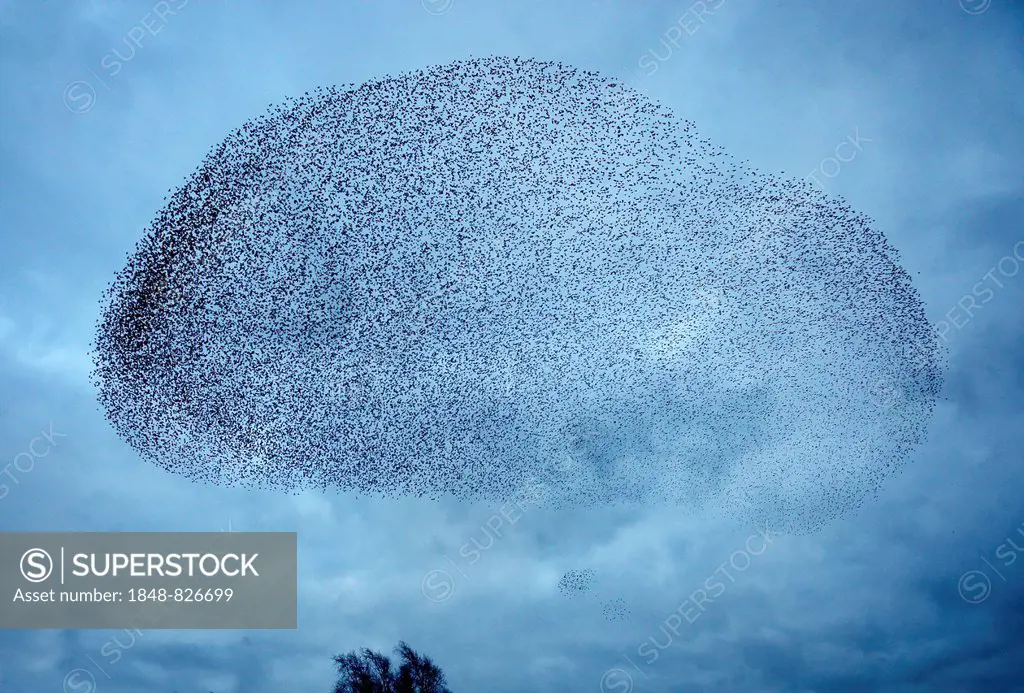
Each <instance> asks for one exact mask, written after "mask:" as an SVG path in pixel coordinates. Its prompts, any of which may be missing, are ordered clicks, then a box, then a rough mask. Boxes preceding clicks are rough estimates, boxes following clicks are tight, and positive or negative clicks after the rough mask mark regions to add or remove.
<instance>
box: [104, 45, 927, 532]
mask: <svg viewBox="0 0 1024 693" xmlns="http://www.w3.org/2000/svg"><path fill="white" fill-rule="evenodd" d="M95 353H96V371H95V376H96V380H97V384H98V387H99V392H100V395H99V397H100V403H101V406H102V407H103V409H104V411H105V413H106V415H107V417H108V418H109V420H110V421H111V422H112V424H113V425H114V427H115V428H116V429H117V431H118V432H119V433H120V435H122V436H123V438H124V439H126V440H127V441H128V442H129V443H130V444H131V445H132V446H133V447H134V448H136V449H137V450H138V451H139V452H140V453H141V454H142V455H143V456H145V457H146V458H148V459H150V460H152V461H153V462H155V463H156V464H159V465H160V466H162V467H163V468H166V469H168V470H171V471H174V472H177V473H180V474H185V475H188V476H190V477H192V478H194V479H195V480H197V481H201V482H206V483H220V484H240V483H241V484H254V485H259V486H271V487H280V488H286V489H296V488H300V487H319V488H324V489H327V488H338V489H343V490H348V491H352V492H356V493H362V494H376V495H378V496H390V495H396V494H411V495H417V496H422V497H429V498H438V497H441V496H444V495H451V496H456V497H461V498H475V499H498V498H502V497H504V496H506V495H507V494H508V493H509V491H510V490H511V489H516V488H521V487H522V486H523V485H524V483H526V482H527V481H528V480H530V479H535V478H538V477H540V478H543V479H545V484H546V485H547V489H546V499H547V501H548V502H549V503H552V504H555V505H561V506H566V505H587V506H593V505H597V504H610V503H672V504H676V505H678V506H685V507H691V508H719V509H725V510H726V511H729V510H733V511H735V512H737V513H740V514H743V515H749V516H751V517H753V516H756V517H758V518H760V519H761V520H763V521H765V522H771V523H773V524H774V525H775V526H776V527H777V529H779V530H784V529H786V528H789V529H791V530H793V531H796V530H798V529H802V528H805V529H813V528H815V527H817V526H820V525H821V524H822V523H824V522H826V521H829V520H831V519H833V518H835V517H836V516H838V515H841V514H843V513H845V512H846V511H847V510H849V509H851V508H853V507H856V506H857V505H858V504H860V503H861V502H862V501H863V500H864V499H865V498H866V497H868V496H869V495H871V494H872V493H873V492H874V491H875V490H877V488H878V486H879V484H880V483H881V482H882V481H883V480H884V479H885V478H886V477H887V476H889V475H890V474H892V473H893V472H894V471H896V470H898V469H899V468H900V467H901V465H902V464H903V463H904V462H905V461H906V460H907V458H908V456H909V455H910V454H911V452H912V451H913V450H914V448H915V446H916V445H918V444H919V443H920V442H921V440H922V437H923V435H924V434H925V432H926V428H927V425H928V421H929V419H930V415H931V412H932V409H933V407H934V404H935V400H936V397H937V394H938V392H939V388H940V385H941V374H940V369H939V367H938V365H937V349H936V346H935V344H934V339H933V336H932V331H931V329H930V327H929V325H928V322H927V320H926V318H925V314H924V309H923V305H922V303H921V301H920V298H919V296H918V294H917V292H916V290H915V289H914V287H913V286H912V283H911V280H910V277H909V276H908V274H907V273H906V272H905V271H904V270H903V269H902V268H901V266H900V264H899V258H898V257H897V254H896V252H895V251H894V250H893V248H892V247H890V246H889V244H888V243H887V242H886V240H885V238H884V236H883V235H882V234H881V233H880V232H879V231H877V230H876V229H874V228H873V227H872V224H871V222H870V220H869V219H867V218H865V217H864V216H863V215H861V214H859V213H857V212H855V211H854V210H852V209H850V208H849V207H848V206H847V205H846V204H845V203H843V202H842V201H838V200H835V199H831V198H829V197H827V196H826V195H824V194H823V193H821V192H818V191H816V190H814V189H813V188H812V187H811V186H810V185H809V184H807V183H804V182H799V181H795V180H789V179H787V178H784V177H780V176H773V175H764V174H761V173H758V172H757V171H754V170H753V169H751V168H750V167H749V166H747V165H745V164H744V163H742V162H740V161H737V160H735V159H733V158H732V157H730V156H729V155H728V154H726V152H725V151H724V150H723V149H722V148H720V147H716V146H713V145H711V144H710V143H709V142H707V141H706V140H704V139H702V138H700V137H699V136H698V134H697V132H696V130H695V128H694V125H693V124H692V123H690V122H685V121H684V122H681V121H678V120H677V119H676V118H675V117H674V115H673V114H672V113H671V112H670V111H668V110H667V109H666V108H664V107H661V106H659V105H656V104H655V103H653V102H651V101H650V100H648V99H647V98H646V97H644V96H643V95H641V94H639V93H637V92H636V91H634V90H631V89H630V88H628V87H626V86H625V85H624V84H622V83H621V82H619V81H617V80H614V79H610V78H608V77H604V76H601V75H600V74H597V73H594V72H588V71H583V70H578V69H574V68H572V67H569V66H565V65H561V64H557V63H551V62H539V61H534V60H527V59H520V58H503V57H493V58H483V59H472V60H467V61H461V62H456V63H452V64H449V65H444V66H440V67H434V68H431V69H427V70H421V71H417V72H414V73H409V74H404V75H400V76H396V77H387V78H382V79H378V80H375V81H371V82H368V83H366V84H363V85H361V86H355V85H350V86H348V87H343V88H326V89H318V90H315V91H313V92H310V93H307V94H306V95H304V96H302V97H300V98H297V99H290V100H288V101H286V102H285V103H284V104H282V105H279V106H276V107H272V109H271V110H270V112H269V113H268V114H266V115H264V116H261V117H258V118H256V119H254V120H252V121H250V122H248V123H246V124H244V125H243V126H242V127H241V128H239V129H238V130H236V131H234V132H232V133H231V134H230V135H229V136H228V137H227V138H226V139H225V140H224V142H223V143H221V144H220V145H218V146H217V147H215V148H214V149H213V151H211V153H210V154H209V155H208V156H207V157H206V159H205V160H204V161H203V162H202V163H201V165H200V166H199V167H198V169H197V170H196V171H195V172H194V173H193V174H192V175H191V176H190V177H189V178H188V180H187V181H186V182H185V183H184V184H183V185H182V187H181V188H180V189H177V190H175V191H173V192H172V193H171V195H170V196H169V198H168V199H167V202H166V206H165V207H164V208H163V209H162V210H161V211H160V212H159V213H158V214H157V216H156V219H155V221H154V222H153V224H152V226H151V227H150V228H149V229H148V230H147V232H146V234H145V236H144V238H143V239H142V241H141V242H140V243H139V246H138V247H137V249H136V250H135V252H134V253H132V254H130V256H129V260H128V263H127V266H126V267H125V268H124V269H123V270H122V271H121V272H120V273H119V274H118V275H117V276H116V277H115V278H114V281H113V283H112V285H111V287H110V288H109V291H108V295H107V296H105V297H104V306H103V313H102V317H101V321H100V325H99V329H98V335H97V340H96V350H95ZM879 392H884V393H885V394H886V396H885V397H882V398H880V397H879V396H878V394H877V393H879Z"/></svg>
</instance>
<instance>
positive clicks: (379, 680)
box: [334, 642, 452, 693]
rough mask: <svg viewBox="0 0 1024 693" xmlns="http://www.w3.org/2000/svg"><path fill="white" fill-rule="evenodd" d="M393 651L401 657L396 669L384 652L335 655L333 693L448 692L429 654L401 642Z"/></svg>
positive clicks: (367, 650) (354, 652)
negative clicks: (336, 676) (335, 678)
mask: <svg viewBox="0 0 1024 693" xmlns="http://www.w3.org/2000/svg"><path fill="white" fill-rule="evenodd" d="M395 653H396V654H397V655H398V657H399V658H400V659H401V664H400V665H399V667H398V668H397V669H395V667H394V665H393V664H392V663H391V659H390V658H389V657H388V656H387V655H385V654H382V653H380V652H374V651H373V650H369V649H366V648H363V650H362V651H360V652H356V651H352V652H349V653H348V654H343V655H336V656H335V657H334V663H335V664H336V665H337V667H338V682H337V683H336V684H335V686H334V693H452V692H451V690H449V688H448V686H447V685H446V682H445V678H444V672H442V671H441V670H440V669H439V668H438V667H437V665H436V664H434V662H433V661H432V660H431V659H430V657H427V656H426V655H421V654H419V653H418V652H416V651H415V650H413V649H412V648H411V647H409V646H408V645H406V644H405V643H404V642H400V643H398V647H396V648H395Z"/></svg>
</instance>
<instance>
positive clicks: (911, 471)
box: [0, 0, 1024, 693]
mask: <svg viewBox="0 0 1024 693" xmlns="http://www.w3.org/2000/svg"><path fill="white" fill-rule="evenodd" d="M989 5H991V6H989ZM115 50H116V51H117V53H115V52H114V51H115ZM485 55H520V56H528V57H533V58H539V59H550V60H559V61H563V62H566V63H570V64H573V65H576V66H578V67H581V68H585V69H593V70H599V71H602V72H603V73H605V74H608V75H611V76H615V77H618V78H621V79H623V80H625V81H626V82H628V83H630V84H632V85H633V86H635V87H637V88H638V89H642V90H644V91H646V92H647V93H648V94H649V95H650V96H651V97H652V98H654V99H657V100H659V101H661V102H662V103H664V104H666V105H669V106H670V107H672V108H673V109H675V110H676V112H677V113H678V114H679V115H680V117H685V118H687V119H689V120H692V121H695V122H696V124H697V126H698V128H699V130H700V131H701V133H702V134H703V135H704V136H706V137H709V138H711V139H712V140H714V141H715V142H717V143H718V144H721V145H723V146H725V147H726V148H727V149H728V150H729V151H730V152H731V153H732V154H734V155H735V156H737V157H738V158H740V159H748V160H749V161H750V162H751V164H752V165H754V166H756V167H757V168H759V169H761V170H763V171H765V172H775V173H785V174H787V175H790V176H794V177H799V178H804V177H806V176H809V175H811V174H815V175H816V178H817V180H818V181H819V182H820V184H821V185H822V186H824V187H825V188H826V189H827V191H828V192H829V193H831V194H836V195H842V196H844V197H845V198H846V199H847V200H848V201H849V202H850V203H851V204H852V205H853V206H854V207H856V208H857V209H859V210H860V211H862V212H864V213H866V214H868V215H869V216H871V217H872V218H873V219H875V220H876V221H877V224H878V227H879V228H880V229H881V230H883V231H884V233H885V234H886V235H887V236H888V238H889V239H890V241H891V242H892V243H893V244H894V245H895V246H896V247H897V248H899V249H900V251H901V253H902V257H903V260H904V264H905V266H906V268H907V270H908V271H909V272H910V273H911V275H912V276H914V278H915V280H916V281H917V282H918V288H919V290H920V291H921V294H922V296H923V298H924V300H925V303H926V305H927V311H928V317H929V319H930V320H932V321H933V322H935V323H936V324H939V325H943V324H944V325H945V327H944V328H942V329H941V331H942V333H943V334H945V335H946V339H947V340H948V347H949V356H948V373H947V380H946V385H945V390H944V392H943V399H942V401H941V403H940V405H939V406H938V407H937V410H936V414H935V417H934V421H933V424H932V426H931V430H930V434H929V438H928V441H927V442H926V443H925V444H924V445H923V446H922V447H921V448H920V449H919V450H917V451H916V452H915V454H914V456H913V459H912V461H911V463H910V464H909V465H908V466H907V468H906V469H905V470H904V471H903V472H902V473H901V474H899V475H898V476H896V477H894V478H892V479H891V480H890V481H889V482H888V483H887V484H886V485H885V486H884V488H883V489H882V491H881V492H880V493H879V495H878V497H877V498H874V499H872V500H870V501H869V502H868V503H867V504H866V505H865V506H864V508H863V509H862V510H860V511H859V512H857V513H856V514H855V515H852V516H850V517H847V518H844V519H842V520H840V521H838V522H835V523H833V524H832V525H830V526H828V527H825V528H823V529H822V530H821V531H819V532H817V533H814V534H811V535H808V536H782V535H778V536H775V535H773V534H772V532H771V531H770V530H769V532H768V534H767V536H765V535H764V534H763V533H762V530H763V528H758V527H755V526H744V525H741V524H738V523H736V522H730V521H726V520H722V519H711V518H704V517H701V516H700V515H699V514H694V513H683V512H681V511H678V510H671V509H658V510H652V509H644V508H622V507H618V508H591V509H581V510H577V511H572V512H570V511H557V512H556V511H552V510H546V509H543V508H527V509H526V510H525V511H524V512H521V513H516V515H517V516H518V519H517V521H516V523H515V525H514V526H504V527H502V528H501V529H500V532H501V536H500V537H499V538H497V539H494V540H493V544H488V541H489V540H488V539H487V538H486V534H485V532H486V531H487V530H486V523H487V522H488V521H489V520H490V518H492V517H493V516H494V515H495V513H497V512H498V511H499V508H500V506H498V505H488V504H483V503H480V504H475V505H473V504H466V503H455V502H443V503H431V502H426V501H414V500H406V501H398V500H390V501H379V500H370V499H365V498H364V499H359V498H354V497H351V496H348V495H344V494H333V493H328V494H324V493H320V492H310V493H303V494H300V495H297V496H288V495H281V494H276V493H270V492H254V491H247V490H243V489H225V488H207V487H202V486H199V485H197V484H195V483H193V482H191V481H189V480H188V479H185V478H180V477H177V476H173V475H170V474H168V473H166V472H163V471H161V470H159V469H157V468H155V467H153V466H151V465H149V464H148V463H146V462H144V461H142V460H141V459H140V458H139V457H138V455H137V454H135V453H134V452H133V451H132V450H131V449H130V448H128V447H127V446H126V445H125V444H124V443H123V442H122V441H120V440H119V439H118V437H117V436H116V435H115V434H114V432H113V431H112V429H111V427H110V426H109V424H107V423H106V422H105V420H104V419H103V417H102V416H101V414H100V413H99V412H98V411H97V406H96V403H95V392H94V390H93V388H92V386H91V385H90V382H89V377H88V376H89V370H90V367H91V366H90V357H89V343H90V340H91V338H92V336H93V331H94V327H95V323H96V319H97V315H98V309H99V303H98V301H99V298H100V295H101V293H102V291H103V289H104V288H105V287H106V285H107V283H108V282H109V281H110V279H111V278H112V276H113V274H114V273H115V272H116V271H117V270H118V269H120V267H121V265H122V264H123V262H124V259H125V254H126V253H127V252H128V251H130V250H131V249H132V248H133V247H134V245H135V243H136V241H137V239H138V238H139V237H140V236H141V234H142V233H143V231H144V229H145V227H146V226H147V224H148V223H149V222H150V220H151V219H152V217H153V215H154V214H155V212H156V210H157V209H159V207H160V205H161V201H162V199H163V197H164V195H165V194H166V193H167V191H168V190H169V189H171V188H173V187H175V186H176V185H178V184H179V183H180V182H181V180H182V179H183V177H184V176H185V175H187V174H188V173H190V172H191V171H192V170H193V169H194V167H195V166H196V165H197V163H198V162H199V161H200V159H201V158H202V157H203V156H204V155H205V153H206V152H207V151H208V150H209V148H210V147H212V146H213V145H215V144H217V143H218V142H219V141H220V140H221V139H222V138H223V137H224V136H225V135H226V134H227V133H228V132H229V131H231V130H232V129H234V128H235V127H237V126H239V125H240V124H241V123H243V122H244V121H246V120H247V119H249V118H252V117H254V116H256V115H258V114H260V113H262V112H263V111H264V110H265V109H266V107H267V106H268V105H269V104H271V103H276V102H279V101H281V100H282V99H283V98H284V97H286V96H290V95H299V94H302V93H303V92H305V91H307V90H309V89H311V88H314V87H316V86H318V85H330V84H343V83H353V82H354V83H360V82H363V81H365V80H367V79H371V78H374V77H378V76H382V75H385V74H392V73H401V72H405V71H408V70H413V69H417V68H421V67H424V66H427V65H436V64H442V63H445V62H448V61H451V60H454V59H460V58H466V57H469V56H485ZM1022 57H1024V14H1022V13H1021V12H1020V8H1019V7H1018V8H1016V12H1015V11H1014V8H1013V3H1011V2H1009V1H1008V0H962V1H961V2H959V3H958V2H957V0H936V1H934V2H929V3H910V2H905V3H894V2H889V1H883V0H877V1H876V0H870V1H867V2H859V3H799V2H787V1H774V2H753V1H751V0H707V2H705V3H700V2H698V3H696V5H691V4H690V2H688V0H684V1H683V2H662V1H660V0H648V1H647V2H643V3H636V2H626V1H623V0H593V1H592V2H588V3H584V2H568V1H567V2H550V1H543V2H542V1H541V0H520V1H518V2H493V1H491V0H474V1H473V2H470V1H468V0H436V1H434V2H429V1H428V0H424V2H422V3H421V2H420V0H378V1H377V2H368V1H367V0H341V1H339V2H293V3H277V2H263V1H256V0H253V1H250V2H229V1H227V0H213V1H203V2H200V0H191V1H187V0H167V2H160V3H156V4H154V3H153V2H150V1H149V0H146V1H141V2H136V1H135V0H131V1H128V0H125V1H124V2H107V1H105V0H82V1H81V2H74V3H71V2H51V3H28V2H16V1H15V0H3V1H2V2H0V65H2V67H0V70H2V72H0V93H2V98H3V108H2V109H0V157H2V159H0V176H2V185H0V463H2V464H3V465H6V467H5V471H4V473H3V476H2V477H0V483H3V484H4V486H3V490H0V529H3V530H9V531H219V530H221V529H229V528H230V529H233V530H236V531H295V532H298V538H299V628H298V629H297V630H295V631H251V632H245V631H145V632H144V633H143V635H142V636H136V638H135V642H134V643H132V644H131V645H130V646H126V647H124V648H123V656H122V657H121V658H120V659H119V661H116V662H114V663H110V658H109V657H104V656H103V655H101V654H100V652H101V650H104V647H105V646H107V645H109V643H110V642H111V639H112V638H120V642H121V643H125V644H127V643H128V642H129V638H128V637H127V636H126V635H125V634H124V633H123V632H120V631H22V632H18V631H5V632H4V633H2V634H0V678H2V683H0V691H3V692H5V693H6V692H8V691H10V692H11V693H19V692H21V691H58V690H60V689H61V688H62V687H63V690H65V691H66V692H67V693H93V691H99V692H101V693H128V692H134V691H139V690H148V691H167V692H168V693H169V692H171V691H178V692H180V693H186V692H191V691H195V692H206V691H214V692H216V693H229V692H232V691H243V690H245V691H257V692H267V693H269V692H271V691H280V690H289V691H302V692H305V691H309V692H311V693H312V692H315V691H328V690H330V689H331V686H332V665H331V661H330V657H331V655H332V654H334V653H337V652H341V651H347V650H349V649H353V648H357V647H362V646H368V647H373V648H379V649H386V650H389V649H390V648H391V647H392V646H393V645H394V644H395V643H396V642H397V641H398V640H400V639H404V640H407V641H408V642H409V643H410V644H411V645H413V647H415V648H418V649H422V650H424V651H426V652H427V653H428V654H430V655H431V656H433V657H434V658H435V659H436V661H437V662H438V663H439V664H440V665H441V666H442V667H443V668H444V670H445V671H446V672H447V674H448V677H449V683H450V686H451V688H452V689H453V690H454V691H455V692H456V693H465V692H473V691H487V692H489V693H505V692H510V693H511V692H518V691H537V692H540V693H543V692H548V691H551V692H554V691H597V690H603V691H604V693H616V692H624V693H630V692H631V691H634V690H635V691H637V692H638V693H642V692H646V691H650V692H651V693H657V692H660V691H679V690H687V691H709V692H710V691H734V690H735V691H745V692H747V691H779V692H782V691H786V692H794V693H795V692H802V693H803V692H807V693H809V692H811V691H830V692H836V691H878V692H885V693H890V692H891V693H910V692H912V691H913V692H916V691H986V692H989V691H1024V680H1020V674H1019V671H1020V668H1019V661H1020V658H1021V657H1022V656H1024V651H1022V650H1024V616H1021V614H1022V613H1024V609H1022V607H1024V560H1020V561H1019V562H1018V561H1017V560H1016V553H1015V552H1014V551H1013V550H1012V548H1007V547H1008V544H1007V539H1008V538H1009V539H1014V538H1016V543H1017V545H1018V546H1024V471H1021V462H1022V461H1024V460H1022V445H1021V442H1020V441H1021V431H1022V430H1024V409H1022V402H1024V399H1022V388H1024V365H1022V364H1024V338H1022V335H1024V329H1022V328H1024V312H1022V311H1021V310H1020V307H1021V305H1022V303H1024V273H1021V272H1019V270H1018V266H1017V262H1018V260H1017V259H1016V258H1020V259H1022V260H1024V244H1021V243H1020V242H1021V241H1024V224H1022V223H1021V220H1022V219H1024V196H1022V191H1024V172H1022V169H1021V167H1020V166H1019V165H1018V164H1019V161H1020V160H1021V157H1022V155H1024V134H1022V133H1024V130H1022V129H1021V127H1020V123H1021V122H1024V72H1022V68H1024V59H1022ZM852 141H856V142H857V143H858V146H857V147H853V146H852V145H845V146H841V145H843V143H844V142H852ZM840 159H843V161H841V162H840ZM1015 251H1016V258H1014V252H1015ZM1004 258H1011V259H1010V260H1007V259H1004ZM979 282H985V285H984V287H983V288H990V289H991V290H992V296H991V298H990V299H989V300H988V301H987V302H985V303H984V305H983V307H981V308H980V309H975V310H973V311H972V313H971V314H970V315H968V314H967V313H965V312H964V311H963V309H962V308H959V307H958V302H961V301H962V299H963V297H965V296H967V295H970V294H972V292H973V293H974V295H976V296H977V295H978V292H979V291H980V289H977V288H976V287H977V286H978V284H979ZM966 305H968V306H969V305H970V302H969V301H967V302H966ZM51 430H52V431H53V438H54V441H55V445H53V446H52V447H50V449H49V451H48V452H47V453H46V454H45V455H44V456H42V457H40V458H38V459H37V460H35V461H34V464H33V466H31V467H29V468H28V471H20V470H19V469H15V468H14V467H13V466H12V465H11V464H9V463H10V462H12V460H13V459H14V458H15V457H16V456H18V455H19V454H20V453H22V452H25V450H26V449H27V448H28V446H29V445H30V443H31V441H32V440H33V438H34V437H36V436H39V435H41V433H40V431H47V432H49V431H51ZM56 434H60V435H56ZM21 459H22V460H24V457H22V458H21ZM19 464H21V465H22V467H23V468H24V467H25V463H24V461H22V462H20V463H19ZM823 464H827V462H823ZM1018 528H1020V530H1021V533H1019V534H1018ZM474 538H475V539H476V540H477V541H479V542H480V543H481V544H482V545H484V546H487V547H488V548H486V549H485V550H484V551H482V552H481V553H480V555H479V558H478V559H477V560H476V561H475V562H474V563H472V565H470V561H469V560H468V559H467V558H464V557H462V556H460V555H459V554H460V547H462V546H464V545H465V544H466V543H467V542H470V541H471V540H472V539H474ZM5 560H6V559H5ZM569 570H592V571H595V573H594V575H595V578H594V583H593V587H592V589H591V591H590V592H589V593H587V594H585V595H582V596H581V597H579V598H576V599H573V600H568V599H566V598H565V597H564V596H563V595H562V594H561V593H560V592H559V590H558V588H557V583H558V580H559V578H560V577H561V576H562V575H563V574H564V573H565V572H566V571H569ZM432 571H433V572H432ZM437 571H446V572H444V573H442V572H437ZM449 578H451V579H450V581H448V579H449ZM709 580H710V582H709ZM719 584H720V585H722V587H721V588H720V589H719V588H718V586H717V585H719ZM712 587H713V588H712ZM701 589H704V590H705V591H707V592H708V594H710V595H712V597H713V598H712V597H708V598H707V599H705V600H703V603H702V604H701V606H700V608H699V609H698V608H696V607H694V606H693V600H692V599H690V597H691V595H692V594H693V593H694V592H695V591H696V590H701ZM618 600H621V601H618ZM688 600H689V601H688ZM609 604H618V605H619V607H617V608H618V609H619V612H622V611H623V609H624V610H625V611H628V615H629V618H628V619H627V620H625V621H619V620H611V621H610V620H608V619H606V617H605V615H604V611H605V610H606V608H607V607H608V606H609ZM622 604H625V605H626V606H625V607H622ZM673 614H676V615H675V616H673ZM680 615H683V616H684V618H680ZM652 638H653V639H654V640H653V641H652ZM653 642H656V643H657V647H655V646H654V645H652V643H653ZM106 651H108V652H109V651H110V648H109V647H107V648H106ZM652 652H653V653H655V654H656V655H657V656H656V657H655V656H654V655H652V654H651V653H652ZM1014 662H1018V664H1016V665H1015V664H1014ZM76 669H79V670H84V671H85V672H86V674H82V672H79V675H78V676H77V677H71V678H69V676H68V675H69V672H72V671H73V670H76Z"/></svg>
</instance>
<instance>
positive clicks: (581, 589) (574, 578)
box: [558, 568, 597, 599]
mask: <svg viewBox="0 0 1024 693" xmlns="http://www.w3.org/2000/svg"><path fill="white" fill-rule="evenodd" d="M596 577H597V571H596V570H593V569H591V568H580V569H573V570H570V571H569V572H567V573H565V574H564V575H562V578H561V579H560V580H559V581H558V591H559V592H561V593H562V596H563V597H565V598H566V599H572V598H573V597H577V596H579V595H581V594H585V593H587V592H589V591H590V590H591V589H593V587H594V578H596Z"/></svg>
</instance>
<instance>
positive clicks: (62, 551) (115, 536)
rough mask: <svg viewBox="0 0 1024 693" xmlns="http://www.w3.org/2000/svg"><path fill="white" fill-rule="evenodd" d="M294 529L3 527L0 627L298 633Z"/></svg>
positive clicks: (0, 559) (0, 547)
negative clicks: (41, 529)
mask: <svg viewBox="0 0 1024 693" xmlns="http://www.w3.org/2000/svg"><path fill="white" fill-rule="evenodd" d="M297 594H298V562H297V536H296V534H295V533H294V532H2V533H0V628H17V629H37V628H73V629H118V628H134V629H178V628H183V629H225V628H230V629H250V628H258V629H285V628H288V629H292V628H296V627H297V623H296V619H297V611H298V609H297Z"/></svg>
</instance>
